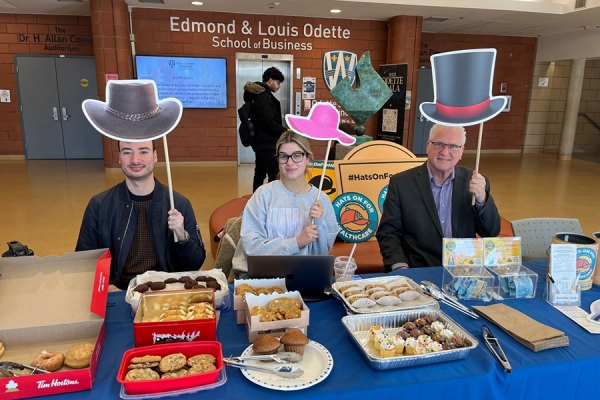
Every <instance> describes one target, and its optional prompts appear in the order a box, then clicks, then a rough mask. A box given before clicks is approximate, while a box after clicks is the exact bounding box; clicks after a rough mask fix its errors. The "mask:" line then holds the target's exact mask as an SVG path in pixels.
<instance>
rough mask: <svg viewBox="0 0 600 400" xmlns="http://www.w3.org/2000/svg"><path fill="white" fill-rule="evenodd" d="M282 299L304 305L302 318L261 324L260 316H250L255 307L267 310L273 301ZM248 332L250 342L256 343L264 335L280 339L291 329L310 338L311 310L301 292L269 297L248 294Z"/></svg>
mask: <svg viewBox="0 0 600 400" xmlns="http://www.w3.org/2000/svg"><path fill="white" fill-rule="evenodd" d="M282 297H288V298H292V299H296V300H298V301H300V302H301V303H302V310H301V312H300V318H293V319H283V320H279V321H270V322H260V317H259V316H258V315H250V310H251V309H252V307H254V306H262V307H264V308H267V307H268V305H269V302H270V301H271V300H275V299H280V298H282ZM245 314H246V321H245V323H246V330H247V332H248V342H249V343H254V342H255V341H256V339H258V338H259V337H261V336H264V335H270V336H275V337H279V336H282V335H283V334H284V333H285V332H286V331H287V330H288V329H290V328H298V329H300V330H301V331H302V333H304V334H305V335H307V336H308V323H309V320H310V310H309V309H308V307H307V306H306V304H305V303H304V301H303V300H302V296H301V295H300V292H297V291H293V292H286V293H283V294H279V293H274V294H269V295H264V294H261V295H259V296H254V295H253V294H248V295H247V296H246V309H245Z"/></svg>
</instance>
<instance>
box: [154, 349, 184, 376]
mask: <svg viewBox="0 0 600 400" xmlns="http://www.w3.org/2000/svg"><path fill="white" fill-rule="evenodd" d="M186 362H187V358H186V357H185V356H184V355H183V354H181V353H176V354H169V355H168V356H165V357H163V359H162V360H160V364H158V369H159V370H160V372H162V373H165V372H173V371H177V370H178V369H181V368H183V367H184V366H185V364H186Z"/></svg>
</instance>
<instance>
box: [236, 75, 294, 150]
mask: <svg viewBox="0 0 600 400" xmlns="http://www.w3.org/2000/svg"><path fill="white" fill-rule="evenodd" d="M249 101H253V103H252V107H251V111H250V112H251V117H252V122H253V123H254V132H255V133H256V136H255V137H254V144H253V145H252V149H253V150H254V151H260V150H266V149H271V150H274V149H275V143H277V140H278V139H279V136H281V134H282V133H283V132H285V131H286V128H285V127H284V126H283V125H282V121H283V116H282V115H281V104H280V103H279V100H277V99H276V98H275V96H273V91H272V90H271V89H270V88H269V86H267V85H266V84H265V83H262V82H248V83H246V85H245V86H244V102H249Z"/></svg>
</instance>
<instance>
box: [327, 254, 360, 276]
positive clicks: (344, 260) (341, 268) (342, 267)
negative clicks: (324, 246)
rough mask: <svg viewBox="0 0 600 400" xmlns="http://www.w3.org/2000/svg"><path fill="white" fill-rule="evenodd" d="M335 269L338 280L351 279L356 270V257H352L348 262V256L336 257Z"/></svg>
mask: <svg viewBox="0 0 600 400" xmlns="http://www.w3.org/2000/svg"><path fill="white" fill-rule="evenodd" d="M333 271H334V273H335V281H336V282H347V281H351V280H352V279H353V278H354V272H355V271H356V261H355V260H354V258H351V259H350V263H348V256H339V257H336V258H335V261H334V263H333Z"/></svg>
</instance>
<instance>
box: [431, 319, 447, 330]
mask: <svg viewBox="0 0 600 400" xmlns="http://www.w3.org/2000/svg"><path fill="white" fill-rule="evenodd" d="M431 327H432V328H433V329H434V330H435V331H436V332H440V331H441V330H442V329H444V328H445V327H444V324H443V323H441V322H440V321H434V322H432V323H431Z"/></svg>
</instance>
